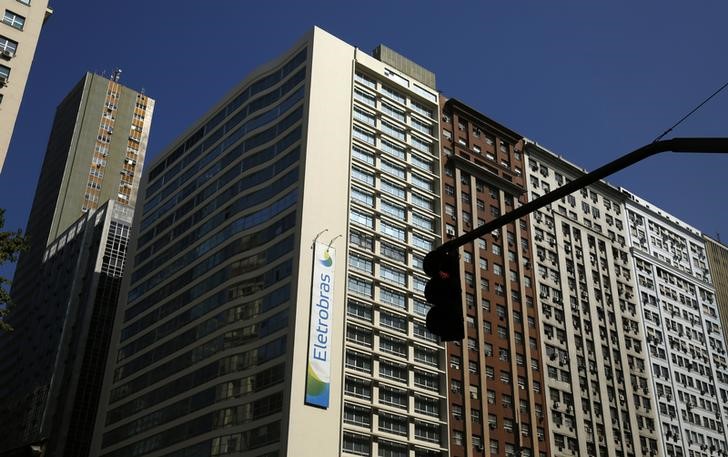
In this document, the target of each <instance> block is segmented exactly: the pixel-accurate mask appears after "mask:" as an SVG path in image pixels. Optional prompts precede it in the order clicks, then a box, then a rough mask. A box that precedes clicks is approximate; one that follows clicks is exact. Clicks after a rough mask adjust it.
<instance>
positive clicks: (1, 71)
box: [0, 65, 10, 87]
mask: <svg viewBox="0 0 728 457" xmlns="http://www.w3.org/2000/svg"><path fill="white" fill-rule="evenodd" d="M8 79H10V68H8V67H6V66H5V65H0V87H2V86H3V85H5V83H7V80H8ZM2 80H5V81H2Z"/></svg>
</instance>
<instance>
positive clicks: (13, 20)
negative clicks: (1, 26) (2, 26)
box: [3, 10, 25, 30]
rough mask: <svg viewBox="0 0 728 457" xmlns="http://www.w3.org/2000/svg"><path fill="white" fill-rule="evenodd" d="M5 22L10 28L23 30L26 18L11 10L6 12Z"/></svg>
mask: <svg viewBox="0 0 728 457" xmlns="http://www.w3.org/2000/svg"><path fill="white" fill-rule="evenodd" d="M3 22H4V23H6V24H8V25H9V26H10V27H15V28H16V29H18V30H23V27H25V18H24V17H23V16H21V15H19V14H16V13H13V12H12V11H10V10H5V15H4V16H3Z"/></svg>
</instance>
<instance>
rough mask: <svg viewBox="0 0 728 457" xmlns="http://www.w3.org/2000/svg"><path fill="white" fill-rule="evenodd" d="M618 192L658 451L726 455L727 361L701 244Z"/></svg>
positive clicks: (693, 456) (690, 231) (676, 456)
mask: <svg viewBox="0 0 728 457" xmlns="http://www.w3.org/2000/svg"><path fill="white" fill-rule="evenodd" d="M623 193H624V194H625V195H626V196H627V199H626V209H627V212H626V222H627V223H628V236H629V241H630V242H629V244H630V246H631V247H632V253H633V256H634V265H635V273H636V279H637V291H638V293H639V296H640V314H641V315H642V316H643V320H642V324H643V326H644V334H645V336H646V342H647V346H648V349H649V350H648V354H649V368H650V370H651V371H652V379H653V382H654V392H655V394H656V397H655V401H656V406H657V408H658V411H659V419H660V420H659V423H658V426H659V430H660V436H662V437H663V442H662V445H663V446H664V448H663V452H664V454H665V455H667V456H670V457H681V456H690V457H708V456H712V455H726V454H727V453H728V447H727V446H726V436H727V435H726V432H727V431H728V429H727V428H726V426H727V424H726V423H725V421H724V417H726V416H728V409H726V406H728V405H727V404H726V401H727V400H728V384H726V382H728V365H727V364H726V363H727V361H728V358H726V345H725V338H724V336H723V332H722V331H721V324H720V316H719V315H718V305H717V303H716V293H715V289H714V287H713V284H712V279H711V274H710V273H711V272H710V270H709V268H708V259H707V258H706V247H705V242H704V239H703V237H702V235H701V233H700V232H699V231H698V230H697V229H695V228H693V227H691V226H689V225H688V224H686V223H684V222H682V221H680V220H679V219H677V218H675V217H673V216H671V215H670V214H668V213H666V212H664V211H662V210H661V209H659V208H657V207H655V206H654V205H651V204H650V203H648V202H647V201H645V200H643V199H641V198H639V197H637V196H636V195H634V194H632V193H629V192H628V191H625V190H623Z"/></svg>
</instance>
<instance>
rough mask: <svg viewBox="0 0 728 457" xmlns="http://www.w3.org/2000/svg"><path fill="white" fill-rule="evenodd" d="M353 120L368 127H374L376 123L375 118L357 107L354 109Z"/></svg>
mask: <svg viewBox="0 0 728 457" xmlns="http://www.w3.org/2000/svg"><path fill="white" fill-rule="evenodd" d="M354 119H356V120H357V121H359V122H363V123H365V124H368V125H375V124H376V123H377V120H376V118H375V117H374V116H373V115H372V114H369V113H367V112H366V111H364V110H363V109H361V108H357V107H354Z"/></svg>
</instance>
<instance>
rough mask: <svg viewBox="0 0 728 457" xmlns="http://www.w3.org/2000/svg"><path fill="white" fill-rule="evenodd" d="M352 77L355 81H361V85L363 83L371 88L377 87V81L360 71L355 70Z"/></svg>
mask: <svg viewBox="0 0 728 457" xmlns="http://www.w3.org/2000/svg"><path fill="white" fill-rule="evenodd" d="M354 79H355V80H356V81H357V82H359V83H362V84H363V85H365V86H367V87H369V88H371V89H376V88H377V82H376V81H375V80H373V79H372V78H370V77H369V76H366V75H364V74H362V73H359V72H356V73H355V74H354Z"/></svg>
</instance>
